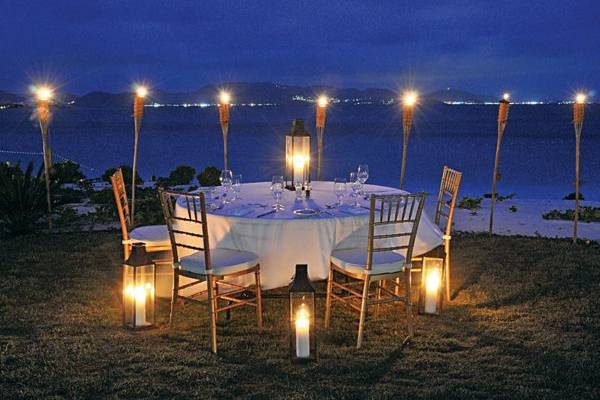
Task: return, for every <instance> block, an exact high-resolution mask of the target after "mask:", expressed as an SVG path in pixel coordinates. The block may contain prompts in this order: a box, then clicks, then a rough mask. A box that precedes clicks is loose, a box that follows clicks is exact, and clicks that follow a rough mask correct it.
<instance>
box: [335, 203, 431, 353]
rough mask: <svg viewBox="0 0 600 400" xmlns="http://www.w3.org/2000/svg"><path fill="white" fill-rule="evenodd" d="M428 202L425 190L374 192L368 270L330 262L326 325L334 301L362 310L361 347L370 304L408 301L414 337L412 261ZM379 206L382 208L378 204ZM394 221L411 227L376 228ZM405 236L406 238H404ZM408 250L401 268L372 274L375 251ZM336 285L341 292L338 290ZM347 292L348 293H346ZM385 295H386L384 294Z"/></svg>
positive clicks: (359, 345) (360, 319)
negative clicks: (402, 283) (387, 242)
mask: <svg viewBox="0 0 600 400" xmlns="http://www.w3.org/2000/svg"><path fill="white" fill-rule="evenodd" d="M424 203H425V194H423V193H419V194H388V195H372V196H371V204H370V213H369V226H368V244H367V262H366V265H365V271H367V272H365V273H355V272H351V271H348V270H347V269H345V268H343V267H341V266H338V265H336V264H335V263H334V262H333V261H332V262H331V263H330V268H329V277H328V279H327V298H326V303H325V328H326V329H327V328H329V321H330V319H331V306H332V303H333V302H334V301H337V302H341V303H342V304H344V305H346V306H348V307H350V308H351V309H353V310H355V311H358V312H359V313H360V318H359V324H358V337H357V341H356V347H357V348H360V347H361V345H362V341H363V336H364V328H365V321H366V317H367V312H368V307H369V306H372V305H375V306H377V308H376V313H378V311H379V305H381V304H389V303H393V302H397V301H400V302H404V303H405V304H406V313H407V324H408V336H407V337H406V339H405V340H404V342H406V341H407V340H410V338H412V336H413V334H414V316H413V311H412V295H411V272H410V271H411V262H410V261H409V260H411V259H412V252H413V248H414V243H415V239H416V236H417V230H418V228H419V221H420V220H421V214H422V211H423V206H424ZM378 207H379V208H378ZM393 224H410V230H409V231H408V232H402V233H387V234H377V233H376V229H377V228H380V227H385V226H388V227H389V226H390V225H393ZM406 237H408V243H407V244H400V243H398V244H397V245H393V246H387V247H378V246H376V242H375V241H376V240H380V239H389V240H392V241H395V240H399V241H400V240H403V239H404V238H406ZM404 240H405V239H404ZM398 250H405V251H406V263H405V265H404V266H403V268H402V269H401V270H400V271H397V272H393V273H383V274H369V273H368V271H370V270H371V269H372V266H373V253H375V252H386V251H398ZM335 274H339V275H342V276H345V277H347V278H350V281H349V282H336V281H335ZM402 276H404V280H405V293H404V296H400V293H399V289H400V278H401V277H402ZM386 281H391V282H392V283H393V284H394V285H395V286H396V289H395V290H389V289H388V288H387V287H386V286H385V284H384V282H386ZM375 282H377V283H378V285H377V288H376V291H375V292H374V293H371V291H370V286H371V284H372V283H375ZM334 288H335V289H339V290H340V291H341V292H340V293H339V294H338V293H335V292H334ZM344 293H346V294H345V295H344ZM382 295H383V296H382Z"/></svg>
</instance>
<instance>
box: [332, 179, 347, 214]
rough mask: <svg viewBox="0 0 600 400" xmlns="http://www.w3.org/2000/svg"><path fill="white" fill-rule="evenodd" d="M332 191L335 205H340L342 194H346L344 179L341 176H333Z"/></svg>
mask: <svg viewBox="0 0 600 400" xmlns="http://www.w3.org/2000/svg"><path fill="white" fill-rule="evenodd" d="M333 192H334V193H335V196H336V197H337V206H338V207H341V206H342V204H344V202H343V198H344V194H346V180H345V179H342V178H335V180H334V181H333Z"/></svg>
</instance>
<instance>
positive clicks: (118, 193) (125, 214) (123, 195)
mask: <svg viewBox="0 0 600 400" xmlns="http://www.w3.org/2000/svg"><path fill="white" fill-rule="evenodd" d="M110 181H111V183H112V187H113V193H114V194H115V202H116V203H117V211H118V212H119V222H120V223H121V232H122V233H123V240H128V239H129V231H130V229H131V214H130V213H129V202H128V200H127V190H126V189H125V180H124V179H123V171H121V168H119V169H118V170H117V171H116V172H115V173H114V174H112V176H111V177H110Z"/></svg>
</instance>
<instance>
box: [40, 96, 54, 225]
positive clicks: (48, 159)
mask: <svg viewBox="0 0 600 400" xmlns="http://www.w3.org/2000/svg"><path fill="white" fill-rule="evenodd" d="M52 94H53V93H52V89H50V88H49V87H47V86H42V87H40V88H38V89H37V90H36V97H37V117H38V120H39V122H40V130H41V131H42V151H43V156H44V180H45V181H46V201H47V203H48V229H52V198H51V195H50V168H52V153H51V152H50V146H49V145H48V124H49V123H50V100H51V99H52Z"/></svg>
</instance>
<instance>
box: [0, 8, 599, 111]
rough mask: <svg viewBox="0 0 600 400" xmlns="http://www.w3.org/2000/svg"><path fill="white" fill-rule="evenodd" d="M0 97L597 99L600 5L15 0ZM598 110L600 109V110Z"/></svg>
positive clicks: (3, 48) (3, 32)
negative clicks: (36, 88)
mask: <svg viewBox="0 0 600 400" xmlns="http://www.w3.org/2000/svg"><path fill="white" fill-rule="evenodd" d="M1 4H2V10H1V13H0V38H2V39H1V40H0V54H1V55H2V58H1V59H2V62H1V64H0V90H10V91H14V92H20V93H23V92H25V91H26V90H27V87H28V85H29V84H30V82H31V81H32V80H39V79H45V78H47V79H49V80H51V81H53V82H55V83H56V84H58V85H59V86H60V90H63V91H68V92H72V93H76V94H81V93H84V92H87V91H91V90H108V91H125V90H129V88H130V87H131V83H132V81H135V80H145V81H147V82H150V83H151V84H152V86H155V87H160V88H162V89H165V90H170V91H187V90H193V89H196V88H197V87H199V86H202V85H204V84H206V83H215V84H218V83H220V82H224V81H273V82H280V83H284V84H297V85H310V84H326V85H333V86H339V87H358V88H366V87H383V88H389V89H393V90H398V89H401V88H403V87H406V86H414V87H416V88H419V89H420V90H422V91H428V90H435V89H441V88H446V87H454V88H458V89H465V90H469V91H472V92H476V93H480V94H490V95H495V94H498V93H501V92H502V91H504V90H510V91H511V92H512V93H513V94H514V95H515V97H518V98H521V99H535V98H543V97H551V98H565V97H569V96H570V95H571V94H572V93H573V91H574V90H576V89H587V90H590V91H591V93H592V94H593V93H594V92H593V91H594V90H596V89H600V1H598V0H590V1H587V0H576V1H573V0H571V1H556V0H542V1H538V0H535V1H531V0H527V1H524V0H503V1H479V0H478V1H474V0H470V1H452V0H451V1H411V2H407V1H400V0H396V1H366V0H365V1H332V0H329V1H289V2H285V1H259V0H252V1H225V0H221V1H210V2H209V1H200V0H190V1H183V0H172V1H157V0H143V1H141V0H127V1H114V0H113V1H108V0H104V1H91V0H90V1H60V0H59V1H31V0H29V1H17V0H3V1H2V2H1ZM596 100H597V98H596Z"/></svg>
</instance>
